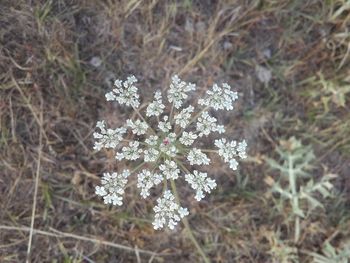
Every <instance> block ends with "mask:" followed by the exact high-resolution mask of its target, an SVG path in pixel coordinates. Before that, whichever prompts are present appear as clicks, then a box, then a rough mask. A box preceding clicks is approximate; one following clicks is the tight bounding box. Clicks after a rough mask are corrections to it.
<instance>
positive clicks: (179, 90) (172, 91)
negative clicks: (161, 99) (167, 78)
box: [168, 75, 196, 109]
mask: <svg viewBox="0 0 350 263" xmlns="http://www.w3.org/2000/svg"><path fill="white" fill-rule="evenodd" d="M171 80H172V82H171V84H170V88H169V91H168V100H169V102H170V103H174V107H175V108H176V109H179V108H180V107H181V106H182V104H183V101H184V100H185V99H187V97H188V95H187V92H189V91H193V90H195V89H196V85H195V84H192V83H186V82H185V81H181V79H180V78H179V77H178V76H177V75H175V76H173V77H172V79H171Z"/></svg>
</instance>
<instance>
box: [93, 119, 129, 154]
mask: <svg viewBox="0 0 350 263" xmlns="http://www.w3.org/2000/svg"><path fill="white" fill-rule="evenodd" d="M105 126H106V122H105V121H98V122H97V124H96V128H99V129H100V132H99V133H98V132H94V134H93V136H94V138H95V139H96V141H95V145H94V149H95V150H97V151H100V150H101V149H102V148H112V149H114V148H115V147H117V145H118V144H119V143H120V141H121V140H122V139H123V134H125V133H126V129H125V128H124V127H122V128H117V129H115V130H112V129H106V128H105Z"/></svg>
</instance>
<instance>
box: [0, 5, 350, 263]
mask: <svg viewBox="0 0 350 263" xmlns="http://www.w3.org/2000/svg"><path fill="white" fill-rule="evenodd" d="M349 11H350V5H349V1H346V0H328V1H323V0H306V1H296V0H283V1H274V0H267V1H259V0H256V1H245V0H238V1H228V0H227V1H209V0H204V1H191V0H186V1H158V0H149V1H136V0H133V1H112V0H105V1H97V0H91V1H83V0H82V1H70V0H57V1H56V0H55V1H54V0H40V1H32V0H29V1H25V0H20V1H10V0H3V1H1V10H0V131H1V133H0V199H1V207H0V211H1V212H0V261H1V262H25V261H26V260H27V262H200V261H201V257H200V255H199V254H198V253H197V252H196V249H195V247H194V246H193V244H192V243H191V241H190V240H189V239H187V238H186V236H185V235H183V233H182V231H181V228H179V231H177V232H175V233H174V232H168V231H155V230H153V228H152V225H151V224H150V222H151V220H152V218H151V216H152V211H151V210H152V203H151V202H149V203H147V202H145V201H144V200H141V199H140V198H139V197H138V195H137V192H136V189H135V187H133V186H132V185H131V186H130V187H129V188H128V191H127V193H126V196H125V200H126V202H125V205H124V206H123V207H120V208H115V207H113V208H109V207H106V206H104V205H103V204H102V202H101V201H100V200H99V199H98V198H96V196H95V194H94V186H95V185H96V184H97V183H98V180H99V175H100V174H101V173H102V172H103V171H106V170H109V169H112V168H113V167H115V166H116V164H115V162H114V161H113V158H109V157H110V156H108V155H106V153H95V152H93V150H92V144H93V141H92V140H93V139H92V132H93V129H94V125H95V123H96V120H97V119H99V118H100V116H102V115H103V118H104V119H107V120H108V121H109V123H110V124H111V125H117V124H118V123H119V122H122V121H123V120H124V119H125V118H126V116H127V114H128V112H127V110H125V109H123V108H120V107H118V106H115V105H114V106H111V104H108V105H107V104H106V102H105V100H104V93H105V92H106V91H107V90H108V89H110V87H111V83H112V82H111V81H112V80H113V79H114V78H116V77H121V78H124V77H125V76H127V75H128V74H131V73H134V74H135V75H136V76H137V77H138V78H139V79H140V80H141V81H140V82H142V83H146V85H145V86H144V87H142V91H141V92H142V95H143V97H144V98H147V97H148V96H149V94H150V91H153V90H155V89H165V88H166V85H167V83H168V82H169V78H170V76H171V75H172V74H174V73H179V74H181V76H182V77H183V78H184V79H186V80H188V81H193V82H196V83H198V86H200V87H201V89H202V90H201V92H204V91H205V90H206V89H207V88H208V87H209V86H210V85H211V84H212V83H213V82H215V81H227V82H229V83H230V84H232V86H233V87H234V88H235V89H236V90H238V91H239V93H240V94H241V99H240V102H239V105H238V107H237V109H236V111H235V112H234V115H228V114H223V116H222V117H223V119H224V122H225V123H226V125H227V126H228V127H230V130H229V131H228V133H229V134H230V135H233V136H237V137H239V136H240V135H243V136H244V137H245V138H246V139H247V141H248V142H249V143H248V145H249V147H250V148H249V155H250V159H249V161H247V162H245V163H244V164H242V165H241V166H240V167H241V168H240V171H239V172H238V173H237V174H232V173H231V172H230V171H228V170H225V169H223V168H222V167H221V166H220V165H219V164H214V165H213V167H212V173H213V174H214V175H215V177H216V179H217V180H218V184H219V185H220V187H219V188H218V189H217V190H216V191H215V192H214V193H213V194H212V195H211V196H210V198H207V199H206V200H203V201H202V202H200V203H196V202H193V201H191V199H190V198H188V200H187V202H189V203H190V202H192V203H191V204H190V205H189V207H190V208H191V216H190V217H189V223H190V225H191V227H192V231H193V232H194V235H195V236H196V238H197V240H198V241H199V242H200V245H201V246H202V249H203V250H204V251H205V253H206V254H207V256H208V257H209V258H210V260H211V261H212V262H298V261H293V260H294V256H296V258H298V260H299V262H312V259H313V254H310V253H311V252H312V253H317V254H319V255H324V254H325V252H324V250H322V249H323V248H324V246H325V244H327V242H328V243H330V244H331V245H332V246H333V247H334V249H336V250H337V251H341V248H343V247H344V244H349V238H350V235H349V234H350V233H349V229H350V213H349V205H350V179H349V175H350V137H349V134H350V128H349V127H350V111H349V94H350V88H349V87H350V78H349V73H350V67H349V61H350V56H349V53H350V44H349V43H350V42H349V41H350V33H349V32H348V31H349V25H350V21H349V20H350V19H349V18H350V13H349ZM106 116H107V117H106ZM292 136H295V137H297V138H298V139H300V140H302V141H303V143H305V144H307V145H311V146H312V147H313V149H314V150H315V155H316V161H315V163H314V166H315V169H314V170H313V176H314V177H315V178H319V177H320V176H321V175H323V174H325V173H332V174H337V175H338V177H337V178H336V180H335V181H334V184H335V188H336V197H335V198H334V199H331V200H328V201H327V202H326V203H325V204H324V205H325V207H326V208H325V209H324V210H322V209H320V210H317V211H316V212H315V213H314V214H312V216H310V218H308V219H307V220H305V221H303V223H302V228H303V229H304V230H303V233H302V235H301V238H300V241H299V242H298V243H293V224H292V223H291V224H289V223H287V222H286V217H287V214H288V209H287V208H286V209H285V210H284V213H280V212H278V211H277V210H276V209H274V202H273V201H272V200H273V196H272V195H271V194H269V185H268V184H266V183H264V179H265V181H266V178H268V177H269V176H271V177H274V178H276V174H275V172H274V171H272V170H271V169H269V166H268V165H267V164H266V161H265V160H266V158H277V155H276V153H275V149H276V147H277V146H278V145H279V142H280V141H282V140H286V139H288V138H289V137H292ZM339 253H340V252H339ZM286 255H287V256H286ZM283 260H285V261H283ZM320 262H322V261H320ZM325 262H331V261H325Z"/></svg>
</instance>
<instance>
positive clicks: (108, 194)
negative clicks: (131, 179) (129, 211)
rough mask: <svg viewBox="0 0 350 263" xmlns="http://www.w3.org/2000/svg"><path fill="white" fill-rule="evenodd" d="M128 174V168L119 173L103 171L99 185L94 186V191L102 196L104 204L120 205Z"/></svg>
mask: <svg viewBox="0 0 350 263" xmlns="http://www.w3.org/2000/svg"><path fill="white" fill-rule="evenodd" d="M129 175H130V172H129V170H124V171H123V172H122V173H121V174H118V173H111V174H110V173H104V174H103V177H102V179H101V184H102V185H101V186H96V188H95V189H96V191H95V193H96V194H97V195H99V196H101V197H103V200H104V203H105V204H113V205H119V206H120V205H122V204H123V202H122V200H123V197H122V195H123V194H124V190H125V186H126V184H127V182H128V180H127V178H128V176H129Z"/></svg>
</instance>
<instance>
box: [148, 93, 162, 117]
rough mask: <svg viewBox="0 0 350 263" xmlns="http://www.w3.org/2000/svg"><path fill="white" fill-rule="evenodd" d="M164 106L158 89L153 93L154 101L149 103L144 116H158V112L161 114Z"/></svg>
mask: <svg viewBox="0 0 350 263" xmlns="http://www.w3.org/2000/svg"><path fill="white" fill-rule="evenodd" d="M164 108H165V106H164V104H163V102H162V93H161V92H160V91H159V90H158V91H156V93H155V94H154V101H153V102H152V103H150V104H149V105H148V107H147V110H146V116H147V117H151V116H159V115H160V114H162V112H163V110H164Z"/></svg>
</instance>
